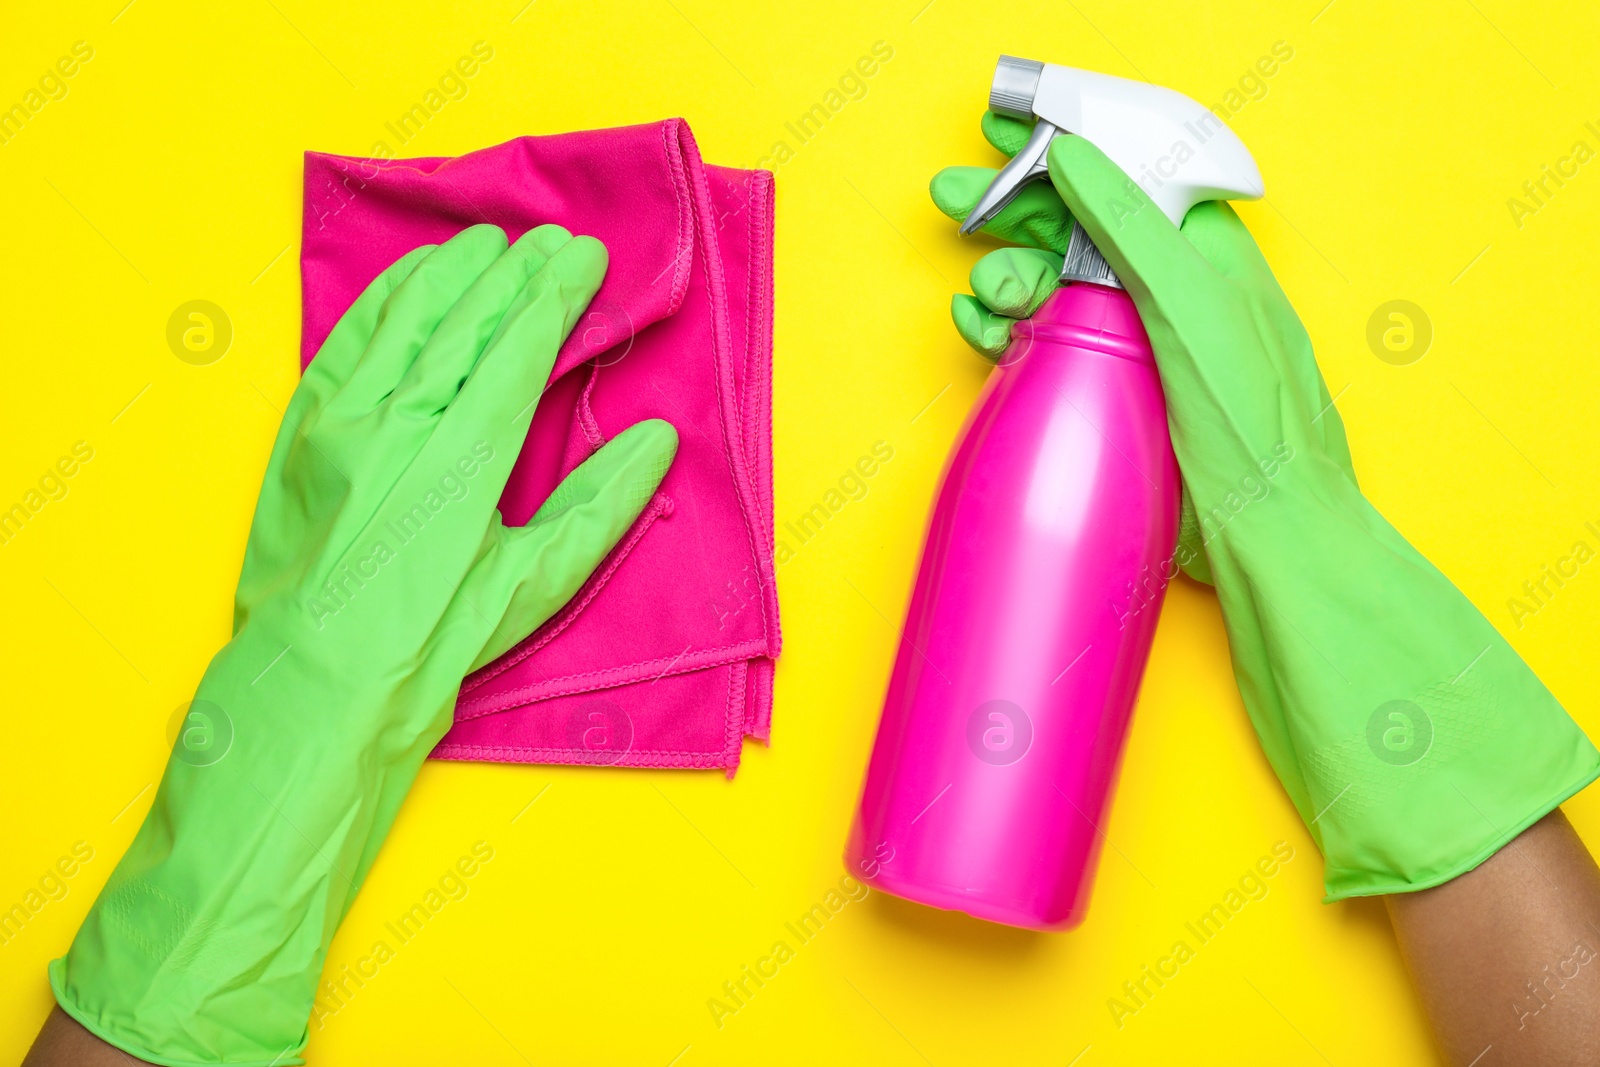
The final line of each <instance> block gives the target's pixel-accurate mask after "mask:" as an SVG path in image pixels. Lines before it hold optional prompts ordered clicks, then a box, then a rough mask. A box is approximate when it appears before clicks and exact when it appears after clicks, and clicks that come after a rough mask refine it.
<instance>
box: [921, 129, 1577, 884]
mask: <svg viewBox="0 0 1600 1067" xmlns="http://www.w3.org/2000/svg"><path fill="white" fill-rule="evenodd" d="M984 129H985V133H986V135H988V137H989V140H990V142H991V143H993V144H994V145H995V146H996V147H998V148H1000V149H1001V150H1003V151H1015V150H1016V148H1018V147H1020V145H1021V144H1022V143H1023V141H1024V140H1025V138H1026V135H1027V128H1026V127H1025V126H1024V125H1023V124H1022V123H1017V122H1012V121H1010V120H1007V119H1004V118H1001V117H999V116H996V115H993V114H991V115H988V116H986V118H985V120H984ZM1049 170H1050V179H1051V180H1050V186H1049V187H1045V186H1042V185H1036V186H1033V187H1030V188H1029V189H1027V190H1025V191H1024V192H1023V194H1022V195H1021V196H1019V197H1018V198H1017V199H1016V200H1014V201H1013V202H1012V204H1011V205H1010V206H1009V207H1008V208H1006V209H1005V210H1004V211H1002V212H1001V213H1000V214H999V215H998V216H997V217H996V218H995V219H994V220H992V221H991V222H990V223H989V225H988V226H987V227H985V229H986V231H988V232H991V233H993V234H994V235H996V236H1000V237H1002V238H1006V239H1010V240H1021V241H1023V242H1025V243H1026V244H1027V245H1028V246H1029V247H1025V248H1013V249H1004V250H1001V251H1000V252H995V253H991V254H990V255H989V256H988V257H985V259H984V260H983V261H981V262H980V263H979V265H978V266H977V267H976V268H974V271H973V278H972V281H973V289H974V292H975V293H976V294H977V296H976V299H973V298H964V297H959V296H958V297H957V298H956V302H955V304H954V306H953V312H954V317H955V319H956V322H957V327H958V329H959V330H960V332H961V333H962V335H963V336H964V337H966V338H967V339H968V340H969V342H970V343H972V344H973V345H974V347H976V348H978V349H979V351H982V352H985V353H986V354H990V355H996V354H998V351H999V350H1001V349H1003V344H1002V343H1001V341H1000V337H999V334H1000V333H1002V332H1004V330H1005V328H1006V326H1007V325H1008V322H1007V320H1008V319H1014V318H1016V317H1020V316H1024V315H1027V314H1031V313H1032V311H1034V310H1035V309H1037V307H1038V305H1039V304H1040V303H1042V302H1043V300H1044V299H1045V298H1046V297H1047V296H1048V295H1049V293H1050V292H1052V291H1053V290H1054V287H1055V270H1057V269H1059V266H1060V258H1059V255H1057V253H1059V252H1060V251H1062V250H1063V249H1064V248H1065V239H1066V234H1067V233H1068V231H1069V229H1070V221H1071V220H1072V219H1074V218H1075V219H1076V220H1077V221H1078V223H1079V224H1080V225H1082V226H1083V228H1084V230H1085V231H1086V232H1087V233H1088V235H1089V237H1090V238H1091V239H1092V240H1093V241H1094V243H1095V245H1096V246H1097V247H1098V248H1099V250H1100V252H1101V253H1102V254H1103V255H1104V257H1105V259H1106V261H1107V262H1108V263H1109V264H1110V266H1111V268H1112V269H1113V270H1114V271H1115V272H1116V274H1117V277H1118V278H1119V279H1120V280H1121V281H1122V283H1123V284H1124V286H1126V288H1127V291H1128V293H1129V295H1130V296H1131V297H1132V298H1133V301H1134V303H1135V305H1136V306H1137V307H1138V309H1139V314H1140V317H1141V319H1142V320H1143V322H1144V325H1145V329H1146V331H1147V332H1148V334H1149V336H1150V342H1151V346H1152V348H1153V349H1154V352H1155V357H1156V363H1157V366H1158V368H1159V371H1160V374H1161V381H1162V387H1163V391H1164V392H1165V395H1166V401H1167V410H1168V423H1169V426H1170V428H1171V432H1172V442H1173V450H1174V452H1175V454H1176V456H1177V459H1178V466H1179V468H1180V470H1181V472H1182V475H1183V482H1184V509H1183V521H1182V532H1181V534H1180V539H1179V545H1178V550H1177V561H1178V562H1179V563H1180V564H1182V565H1183V566H1184V568H1185V570H1187V571H1188V572H1189V573H1191V574H1192V575H1194V576H1196V577H1199V578H1201V579H1202V580H1207V581H1211V582H1213V583H1214V584H1215V586H1216V589H1217V596H1218V599H1219V602H1220V605H1221V608H1222V614H1223V621H1224V624H1225V625H1226V627H1227V630H1228V637H1229V645H1230V649H1231V651H1232V655H1233V663H1234V671H1235V674H1236V676H1237V679H1238V683H1239V688H1240V692H1241V694H1242V695H1243V697H1244V702H1245V707H1246V710H1247V711H1248V713H1249V715H1250V718H1251V721H1252V723H1253V725H1254V726H1255V728H1256V732H1257V734H1258V735H1259V736H1260V738H1261V743H1262V747H1263V749H1264V750H1265V751H1266V754H1267V757H1268V759H1269V761H1270V762H1271V763H1272V766H1273V769H1274V770H1275V771H1276V772H1277V775H1278V777H1279V779H1280V780H1281V781H1282V782H1283V785H1284V788H1285V790H1286V791H1287V792H1288V794H1289V797H1290V799H1291V800H1292V801H1293V802H1294V804H1295V807H1296V809H1297V810H1298V812H1299V814H1300V816H1301V818H1302V819H1303V820H1304V821H1305V823H1306V825H1307V827H1308V829H1309V830H1310V832H1311V834H1312V836H1313V838H1314V839H1315V840H1316V841H1317V843H1318V845H1319V846H1320V847H1321V848H1322V850H1323V854H1324V857H1325V859H1326V861H1327V871H1326V885H1327V891H1328V896H1329V899H1337V898H1340V897H1345V896H1354V895H1364V894H1374V893H1390V892H1402V891H1407V890H1412V889H1420V888H1424V887H1427V886H1432V885H1437V884H1439V883H1441V882H1443V881H1447V880H1449V879H1450V878H1453V877H1454V876H1455V875H1458V874H1460V873H1462V872H1463V871H1466V870H1470V869H1471V868H1472V867H1473V866H1475V865H1476V864H1477V863H1479V862H1482V860H1483V859H1485V858H1486V857H1487V856H1488V855H1490V854H1492V853H1493V852H1494V851H1495V850H1496V849H1498V848H1499V847H1501V846H1502V845H1504V844H1505V843H1506V842H1507V841H1509V840H1510V839H1511V838H1513V837H1514V836H1516V834H1517V833H1519V832H1520V831H1521V830H1523V829H1524V828H1526V827H1527V826H1529V825H1530V824H1531V823H1533V822H1534V821H1536V820H1538V819H1539V818H1540V817H1541V816H1543V815H1544V814H1545V813H1547V812H1549V811H1550V810H1551V809H1553V808H1554V807H1555V806H1556V805H1558V804H1559V803H1561V801H1563V800H1565V799H1566V798H1567V797H1568V796H1570V795H1571V794H1572V793H1574V792H1576V791H1577V790H1578V789H1580V788H1582V787H1583V786H1584V785H1586V784H1588V782H1589V781H1592V780H1593V778H1594V777H1595V776H1596V774H1597V773H1600V753H1597V752H1596V751H1595V749H1594V747H1593V746H1592V745H1591V744H1590V743H1589V741H1588V739H1587V738H1586V737H1585V736H1584V735H1583V733H1582V731H1581V730H1579V729H1578V728H1577V726H1576V725H1575V724H1574V723H1573V722H1572V720H1571V719H1570V718H1569V717H1568V716H1567V715H1566V713H1565V712H1564V711H1563V710H1562V709H1561V707H1560V705H1559V704H1557V703H1556V701H1555V699H1554V697H1552V696H1551V695H1550V693H1549V691H1548V690H1546V689H1545V688H1544V686H1543V685H1541V684H1540V682H1539V680H1538V679H1537V678H1536V677H1534V675H1533V674H1532V672H1531V671H1529V670H1528V668H1527V665H1526V664H1524V663H1523V662H1522V660H1521V659H1520V658H1519V657H1518V656H1517V654H1516V653H1515V652H1514V651H1513V650H1512V649H1511V648H1510V646H1509V645H1507V644H1506V642H1505V641H1504V639H1503V638H1501V637H1500V635H1499V634H1498V633H1497V632H1496V631H1495V629H1494V628H1493V627H1492V626H1490V625H1489V623H1488V621H1487V620H1485V619H1484V618H1483V616H1482V615H1481V614H1480V613H1479V612H1478V611H1477V610H1476V609H1475V608H1474V607H1473V606H1472V605H1471V604H1470V603H1469V602H1468V601H1467V600H1466V598H1465V597H1463V596H1462V595H1461V593H1460V592H1459V591H1458V590H1456V589H1455V587H1454V586H1452V585H1451V584H1450V582H1449V580H1448V579H1446V578H1445V577H1444V576H1443V575H1442V574H1440V573H1439V572H1438V570H1436V569H1435V568H1434V567H1433V566H1432V565H1431V564H1429V563H1428V561H1427V560H1425V559H1424V558H1423V557H1422V556H1421V555H1420V554H1419V553H1418V552H1417V551H1416V550H1415V549H1414V548H1412V547H1411V545H1410V544H1408V543H1407V542H1406V541H1405V539H1404V538H1403V537H1402V536H1401V535H1400V534H1399V533H1398V532H1397V531H1396V530H1395V529H1394V528H1393V527H1392V526H1391V525H1390V524H1389V523H1388V522H1387V521H1386V520H1384V518H1383V516H1382V515H1380V514H1379V513H1378V512H1377V510H1376V509H1374V508H1373V507H1372V505H1371V504H1370V503H1369V502H1368V501H1367V500H1366V498H1365V497H1364V496H1363V495H1362V493H1361V491H1360V489H1359V487H1358V486H1357V483H1356V479H1355V475H1354V472H1353V470H1352V467H1351V459H1350V450H1349V446H1348V444H1347V443H1346V440H1345V434H1344V427H1343V424H1342V422H1341V421H1340V418H1339V414H1338V412H1337V411H1336V410H1335V409H1334V407H1333V403H1332V400H1331V398H1330V397H1329V394H1328V390H1327V387H1326V385H1325V384H1324V383H1323V380H1322V375H1321V372H1320V371H1319V370H1318V368H1317V364H1316V361H1315V358H1314V357H1313V354H1312V349H1311V341H1310V337H1309V336H1308V335H1307V333H1306V331H1305V329H1304V327H1303V326H1302V325H1301V324H1300V321H1299V319H1298V317H1297V316H1296V315H1295V314H1294V310H1293V308H1292V307H1291V306H1290V304H1289V301H1288V298H1287V297H1286V296H1285V295H1284V293H1283V290H1282V289H1281V288H1280V287H1279V285H1278V283H1277V281H1276V279H1275V278H1274V277H1273V275H1272V272H1271V270H1270V269H1269V268H1268V266H1267V264H1266V261H1265V259H1264V258H1263V257H1262V256H1261V253H1260V251H1259V249H1258V248H1257V247H1256V244H1255V241H1254V240H1253V239H1252V238H1251V236H1250V233H1249V231H1248V230H1246V228H1245V226H1244V224H1243V222H1241V221H1240V219H1239V217H1238V216H1237V215H1236V214H1235V213H1234V212H1233V209H1232V208H1230V207H1229V206H1228V205H1226V204H1222V203H1204V204H1200V205H1199V206H1197V207H1195V208H1194V209H1193V210H1191V211H1190V212H1189V214H1188V216H1187V217H1186V218H1185V219H1184V220H1183V225H1182V228H1181V229H1180V228H1178V227H1175V226H1173V225H1172V223H1171V222H1170V221H1169V220H1168V219H1167V217H1166V216H1165V215H1164V214H1163V213H1162V212H1161V211H1160V210H1159V209H1158V208H1156V207H1155V205H1154V204H1152V203H1151V202H1150V200H1149V198H1148V197H1147V196H1146V195H1145V194H1144V192H1143V190H1141V189H1140V188H1139V187H1138V186H1136V185H1135V184H1134V183H1133V182H1132V181H1131V180H1130V179H1129V178H1128V177H1127V175H1126V174H1124V173H1123V172H1122V171H1121V170H1120V169H1119V168H1118V167H1117V166H1116V165H1115V164H1113V163H1112V162H1111V161H1110V160H1109V159H1107V158H1106V157H1105V155H1104V154H1103V153H1101V152H1100V151H1099V150H1098V149H1097V148H1095V147H1094V145H1092V144H1090V143H1089V142H1087V141H1085V140H1084V139H1082V138H1079V137H1073V136H1064V137H1058V138H1056V140H1055V141H1054V143H1053V144H1052V145H1051V148H1050V151H1049ZM991 176H992V172H985V171H982V170H975V169H972V168H952V169H950V170H946V171H944V172H941V173H940V174H939V175H938V176H937V177H936V178H935V179H934V181H933V185H932V193H933V198H934V201H935V203H937V204H938V205H939V206H940V207H941V209H943V210H944V211H945V212H946V213H947V214H950V215H951V216H952V217H955V218H958V219H959V218H964V217H965V215H966V214H967V213H968V212H969V211H970V210H971V207H972V204H973V203H974V202H975V201H976V200H977V197H978V194H979V193H980V192H981V191H982V189H983V188H984V187H985V186H986V185H987V183H988V179H989V178H990V177H991Z"/></svg>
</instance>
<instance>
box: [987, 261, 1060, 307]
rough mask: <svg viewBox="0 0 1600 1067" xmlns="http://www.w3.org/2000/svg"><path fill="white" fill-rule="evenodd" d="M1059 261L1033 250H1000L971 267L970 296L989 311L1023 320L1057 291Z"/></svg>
mask: <svg viewBox="0 0 1600 1067" xmlns="http://www.w3.org/2000/svg"><path fill="white" fill-rule="evenodd" d="M1061 262H1062V260H1061V257H1060V256H1058V255H1056V254H1055V253H1054V252H1043V251H1040V250H1039V249H1036V248H1001V249H998V250H996V251H994V252H990V253H989V254H988V255H986V256H984V257H983V258H982V259H980V260H978V262H977V263H975V264H973V267H972V275H971V278H970V280H971V282H972V295H974V296H976V297H977V298H978V299H979V300H981V301H982V302H983V303H984V305H985V306H987V307H988V309H989V310H990V311H993V312H995V313H996V314H999V315H1005V316H1007V317H1008V318H1013V319H1025V318H1027V317H1028V316H1029V315H1032V314H1033V313H1034V312H1035V311H1038V310H1039V305H1040V304H1043V303H1044V302H1045V301H1046V300H1048V299H1050V294H1052V293H1054V292H1055V291H1056V290H1057V289H1058V288H1060V278H1061Z"/></svg>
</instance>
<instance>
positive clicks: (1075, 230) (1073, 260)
mask: <svg viewBox="0 0 1600 1067" xmlns="http://www.w3.org/2000/svg"><path fill="white" fill-rule="evenodd" d="M1061 280H1062V281H1063V282H1089V283H1091V284H1093V285H1104V286H1107V287H1109V288H1112V289H1121V288H1123V285H1122V282H1121V280H1120V279H1118V277H1117V276H1116V274H1115V272H1113V271H1112V269H1111V267H1110V265H1109V264H1107V263H1106V259H1105V257H1104V256H1102V255H1101V254H1100V250H1099V249H1098V248H1096V247H1095V246H1094V242H1093V241H1091V240H1089V235H1088V233H1086V232H1085V231H1084V229H1083V227H1082V226H1080V225H1078V220H1077V219H1073V220H1072V233H1071V235H1070V236H1068V238H1067V254H1066V262H1064V263H1063V264H1062V265H1061Z"/></svg>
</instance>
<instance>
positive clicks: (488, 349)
mask: <svg viewBox="0 0 1600 1067" xmlns="http://www.w3.org/2000/svg"><path fill="white" fill-rule="evenodd" d="M605 273H606V249H605V246H604V245H602V244H601V243H600V242H599V241H596V240H595V239H594V238H593V237H574V238H572V239H571V240H570V241H567V242H566V243H565V244H563V245H561V247H560V248H558V249H557V250H556V251H555V253H554V254H553V255H551V257H550V259H549V261H548V262H546V263H545V265H544V266H543V267H542V268H540V269H539V271H538V272H537V273H535V274H534V276H533V277H532V278H531V279H529V281H528V284H527V285H525V286H524V287H523V289H522V292H520V293H518V294H517V297H516V299H515V300H513V301H512V303H511V307H510V308H509V309H507V311H506V314H505V317H504V318H503V319H501V320H500V325H499V326H498V327H496V329H495V331H494V334H493V335H492V336H491V337H490V338H489V342H488V344H487V345H485V346H484V349H483V355H482V356H480V357H479V359H478V362H477V364H476V365H475V366H474V367H473V368H472V372H471V374H470V375H469V376H468V378H467V382H466V384H465V385H463V386H462V387H461V391H460V392H459V393H458V394H457V395H456V398H455V400H454V401H453V402H452V403H451V404H450V407H449V409H448V410H447V412H446V413H445V416H444V420H443V421H442V422H441V424H440V428H439V429H438V430H436V431H435V437H438V438H441V439H442V440H443V441H445V442H446V443H447V444H446V447H447V448H448V450H449V452H450V454H452V455H453V454H455V453H456V452H458V451H460V446H463V445H466V444H468V443H470V442H472V441H476V440H480V439H482V438H484V437H485V436H487V437H488V438H489V439H490V440H491V442H492V443H493V446H494V448H495V452H496V455H495V458H494V460H493V461H492V462H491V463H490V464H489V466H490V467H491V468H492V469H493V471H494V472H495V477H496V478H497V481H498V484H504V481H505V478H506V477H508V476H509V474H510V471H511V464H512V463H513V462H514V461H515V459H516V457H517V453H518V452H519V451H521V447H522V442H523V440H524V439H525V438H526V437H527V433H528V425H529V424H530V423H531V422H532V421H533V413H534V408H535V407H536V406H537V404H538V401H539V397H540V395H541V393H542V392H543V390H544V388H545V384H546V382H547V381H548V380H549V378H550V368H551V367H552V366H553V365H554V364H555V360H556V355H557V354H558V353H559V352H560V350H561V343H562V342H563V341H565V340H566V337H567V334H569V333H571V332H572V326H573V324H574V323H575V322H577V320H578V317H579V316H580V315H582V314H583V310H584V308H586V307H588V306H589V301H590V299H592V298H593V296H594V294H595V292H596V291H597V290H598V289H599V288H600V283H601V281H602V280H604V278H605ZM430 447H432V443H431V442H430Z"/></svg>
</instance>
